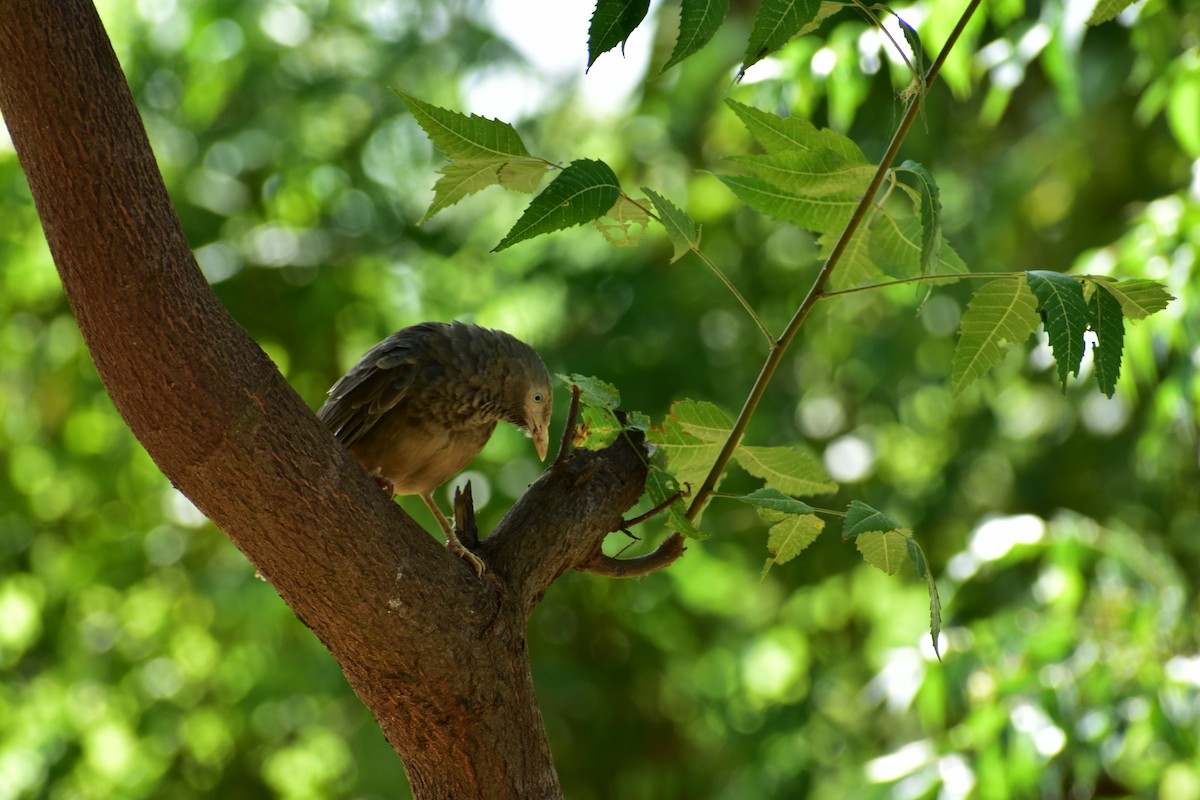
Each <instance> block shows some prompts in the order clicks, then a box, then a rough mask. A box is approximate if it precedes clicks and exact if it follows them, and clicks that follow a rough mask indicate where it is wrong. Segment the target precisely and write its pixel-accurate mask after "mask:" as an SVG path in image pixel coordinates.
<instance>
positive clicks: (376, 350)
mask: <svg viewBox="0 0 1200 800" xmlns="http://www.w3.org/2000/svg"><path fill="white" fill-rule="evenodd" d="M552 403H553V398H552V396H551V385H550V373H549V372H548V371H547V370H546V365H545V363H543V361H542V359H541V356H539V355H538V354H537V351H535V350H534V349H533V348H532V347H530V346H529V345H527V344H525V343H524V342H522V341H520V340H519V339H517V338H515V337H514V336H511V335H510V334H507V333H505V332H503V331H499V330H492V329H489V328H483V327H480V326H478V325H471V324H467V323H463V322H451V323H445V322H423V323H421V324H419V325H413V326H411V327H408V328H403V329H402V330H399V331H397V332H396V333H393V334H392V335H391V336H388V337H387V338H386V339H384V340H383V341H381V342H379V344H377V345H375V346H374V347H372V348H371V349H370V350H369V351H368V352H367V354H366V355H364V356H363V357H362V359H360V360H359V361H358V363H356V364H355V365H354V366H352V367H351V368H350V370H349V371H348V372H347V373H346V374H345V375H343V376H342V377H341V379H339V380H338V381H337V382H336V383H335V384H334V385H333V387H332V388H331V389H330V390H329V393H328V397H327V398H326V400H325V403H324V405H322V406H321V408H320V410H319V411H318V412H317V416H318V417H320V419H321V421H322V422H324V423H325V425H326V426H327V427H328V428H329V430H330V431H332V432H333V435H334V437H335V438H337V439H338V440H339V441H340V442H341V443H342V444H343V445H344V446H345V447H346V448H347V449H349V451H350V453H351V455H353V456H354V457H355V459H356V460H357V461H358V462H359V463H360V464H362V466H363V467H364V468H365V469H366V470H367V472H368V473H370V474H371V475H372V476H373V477H375V478H376V480H377V481H378V482H379V483H380V485H381V486H382V487H383V488H384V490H385V491H386V492H388V493H389V497H396V496H398V495H418V496H419V497H420V498H421V499H422V500H423V501H424V502H425V505H426V506H428V507H429V510H430V511H431V512H433V516H434V518H435V519H436V520H437V522H438V525H440V526H441V528H442V531H443V532H444V533H445V535H446V546H447V548H448V549H449V550H450V551H451V552H453V553H455V554H456V555H458V556H460V557H462V558H463V559H464V560H466V561H467V562H468V563H469V564H470V565H471V566H472V567H473V568H474V570H475V573H476V575H477V576H482V575H483V572H484V570H485V565H484V563H483V560H482V559H481V558H479V556H477V555H476V554H475V553H472V552H471V551H470V550H468V549H467V548H466V547H465V546H463V544H462V542H460V541H459V539H458V536H457V535H456V534H455V532H454V528H453V526H452V525H451V524H450V523H449V522H448V521H447V519H446V516H445V515H444V514H442V512H441V509H439V508H438V505H437V503H436V502H435V501H434V499H433V492H434V490H436V489H437V488H438V487H439V486H441V485H442V484H444V483H445V482H446V481H448V480H450V478H452V477H454V476H455V475H457V474H458V473H459V472H461V471H462V470H463V468H464V467H466V466H467V464H469V463H470V462H471V460H472V459H474V458H475V456H477V455H478V454H479V451H480V450H482V449H483V446H484V445H485V444H487V442H488V440H489V439H491V437H492V432H493V431H495V429H496V425H497V423H500V422H507V423H509V424H511V425H515V426H516V427H517V428H519V429H521V430H523V431H525V433H526V435H528V436H529V437H530V438H532V439H533V446H534V448H535V449H536V450H537V454H538V457H539V458H540V459H541V460H543V461H545V459H546V448H547V444H548V441H549V425H550V412H551V409H552Z"/></svg>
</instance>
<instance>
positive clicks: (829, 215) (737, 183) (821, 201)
mask: <svg viewBox="0 0 1200 800" xmlns="http://www.w3.org/2000/svg"><path fill="white" fill-rule="evenodd" d="M718 177H719V178H720V180H721V182H722V183H724V184H725V185H726V186H728V187H729V188H730V190H732V191H733V193H734V194H735V195H737V196H738V199H739V200H741V201H742V202H743V203H745V204H746V205H748V206H750V207H751V208H753V209H754V210H755V211H758V212H760V213H762V214H766V215H767V216H769V217H774V218H775V219H777V220H780V221H782V222H788V223H791V224H792V225H795V226H796V227H798V228H803V229H805V230H808V231H814V232H816V233H825V232H829V231H835V230H840V229H841V228H843V227H845V225H846V223H847V222H848V221H849V220H850V216H851V215H852V214H853V213H854V208H855V206H857V205H858V200H857V199H855V198H853V197H818V198H812V197H804V196H802V195H799V194H797V193H796V192H792V191H788V190H785V189H780V188H779V187H777V186H775V185H773V184H771V183H768V182H767V181H764V180H762V179H760V178H755V177H753V176H740V175H721V176H718Z"/></svg>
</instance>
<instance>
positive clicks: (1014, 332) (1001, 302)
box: [950, 278, 1041, 395]
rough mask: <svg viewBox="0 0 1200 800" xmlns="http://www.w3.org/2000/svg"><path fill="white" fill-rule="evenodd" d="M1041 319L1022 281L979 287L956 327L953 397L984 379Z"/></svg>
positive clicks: (1014, 280) (1032, 296) (998, 282)
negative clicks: (956, 340) (957, 332)
mask: <svg viewBox="0 0 1200 800" xmlns="http://www.w3.org/2000/svg"><path fill="white" fill-rule="evenodd" d="M1039 322H1041V318H1040V317H1038V314H1037V298H1035V297H1034V295H1033V292H1031V291H1030V290H1029V287H1028V285H1026V283H1025V281H1023V280H1021V279H1019V278H1001V279H999V280H994V281H990V282H988V283H985V284H984V285H983V286H981V287H980V288H979V289H978V290H977V291H976V292H975V296H974V297H972V298H971V303H970V305H969V306H968V307H967V311H966V313H965V314H963V317H962V322H961V323H960V327H959V339H958V346H957V347H956V348H955V350H954V368H953V371H952V372H951V376H950V388H951V391H952V392H953V393H954V394H956V395H957V394H959V393H960V392H962V390H963V389H965V388H967V387H968V386H970V385H971V384H972V383H974V382H975V381H977V380H979V379H980V378H981V377H983V376H984V375H985V374H986V373H987V371H988V370H990V369H991V368H992V367H994V366H995V365H996V362H998V361H999V360H1000V358H1001V356H1003V355H1004V353H1005V351H1006V350H1007V349H1008V347H1010V346H1011V345H1014V344H1020V343H1021V342H1024V341H1025V340H1026V339H1028V338H1029V336H1030V334H1032V333H1033V332H1034V331H1035V330H1037V326H1038V323H1039Z"/></svg>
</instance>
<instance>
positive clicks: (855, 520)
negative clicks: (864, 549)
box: [842, 500, 901, 539]
mask: <svg viewBox="0 0 1200 800" xmlns="http://www.w3.org/2000/svg"><path fill="white" fill-rule="evenodd" d="M900 529H901V525H900V523H899V522H897V521H896V520H894V519H892V518H891V517H889V516H888V515H887V514H885V513H883V512H882V511H879V510H878V509H874V508H871V506H869V505H867V504H866V503H864V502H862V501H861V500H851V501H850V505H849V506H848V507H847V508H846V522H845V524H844V525H843V526H842V538H843V539H853V538H855V537H857V536H861V535H862V534H864V533H869V532H871V531H874V532H876V533H888V532H891V531H897V530H900Z"/></svg>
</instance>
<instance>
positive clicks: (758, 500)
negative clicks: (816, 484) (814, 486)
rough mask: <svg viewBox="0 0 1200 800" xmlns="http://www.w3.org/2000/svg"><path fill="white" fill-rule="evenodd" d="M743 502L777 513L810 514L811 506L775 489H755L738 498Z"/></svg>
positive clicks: (811, 511)
mask: <svg viewBox="0 0 1200 800" xmlns="http://www.w3.org/2000/svg"><path fill="white" fill-rule="evenodd" d="M738 500H741V501H742V502H743V503H747V504H748V505H752V506H754V507H756V508H759V509H764V510H766V511H770V512H773V513H777V514H811V513H813V507H812V506H810V505H809V504H808V503H805V502H803V501H801V500H797V499H796V498H794V497H789V496H788V495H786V494H784V493H783V492H779V491H776V490H775V489H755V490H754V491H753V492H751V493H750V494H744V495H742V496H741V497H739V498H738Z"/></svg>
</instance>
